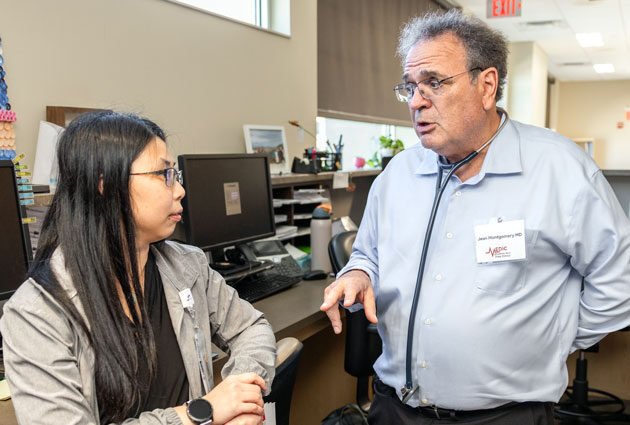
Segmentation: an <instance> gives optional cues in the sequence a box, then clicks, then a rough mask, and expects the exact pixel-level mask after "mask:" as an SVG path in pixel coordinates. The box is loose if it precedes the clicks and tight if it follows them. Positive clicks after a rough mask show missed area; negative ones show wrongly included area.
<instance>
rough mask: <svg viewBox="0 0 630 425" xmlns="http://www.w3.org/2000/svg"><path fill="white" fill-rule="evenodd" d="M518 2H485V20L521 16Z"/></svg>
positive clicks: (517, 0)
mask: <svg viewBox="0 0 630 425" xmlns="http://www.w3.org/2000/svg"><path fill="white" fill-rule="evenodd" d="M521 6H522V2H521V1H520V0H486V18H503V17H506V16H521Z"/></svg>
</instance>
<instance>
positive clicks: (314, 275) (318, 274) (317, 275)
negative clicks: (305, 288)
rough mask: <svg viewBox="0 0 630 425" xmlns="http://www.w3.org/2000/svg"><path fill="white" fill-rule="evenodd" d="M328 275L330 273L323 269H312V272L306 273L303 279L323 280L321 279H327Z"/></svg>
mask: <svg viewBox="0 0 630 425" xmlns="http://www.w3.org/2000/svg"><path fill="white" fill-rule="evenodd" d="M327 276H328V274H327V273H326V272H325V271H323V270H311V271H310V272H308V273H306V274H305V275H304V277H303V278H302V279H303V280H321V279H326V277H327Z"/></svg>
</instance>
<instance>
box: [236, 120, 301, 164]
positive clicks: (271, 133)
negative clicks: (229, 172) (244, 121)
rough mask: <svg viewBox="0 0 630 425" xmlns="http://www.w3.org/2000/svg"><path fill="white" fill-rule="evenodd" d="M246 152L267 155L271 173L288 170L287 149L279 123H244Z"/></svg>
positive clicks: (282, 129) (282, 128)
mask: <svg viewBox="0 0 630 425" xmlns="http://www.w3.org/2000/svg"><path fill="white" fill-rule="evenodd" d="M243 131H244V132H245V146H246V148H247V153H264V154H266V155H268V156H269V164H270V165H269V166H270V171H271V174H281V173H288V172H289V171H290V164H289V156H288V154H289V151H288V150H287V139H286V138H285V136H284V127H283V126H281V125H244V126H243Z"/></svg>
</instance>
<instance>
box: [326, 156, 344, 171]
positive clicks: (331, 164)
mask: <svg viewBox="0 0 630 425" xmlns="http://www.w3.org/2000/svg"><path fill="white" fill-rule="evenodd" d="M339 170H341V152H328V154H327V155H326V171H339Z"/></svg>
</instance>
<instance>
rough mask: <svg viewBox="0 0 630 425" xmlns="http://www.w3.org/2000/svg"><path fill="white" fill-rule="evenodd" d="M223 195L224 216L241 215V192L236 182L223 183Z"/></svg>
mask: <svg viewBox="0 0 630 425" xmlns="http://www.w3.org/2000/svg"><path fill="white" fill-rule="evenodd" d="M223 191H224V193H225V214H226V215H236V214H240V213H241V191H240V189H239V187H238V182H234V183H223Z"/></svg>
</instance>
